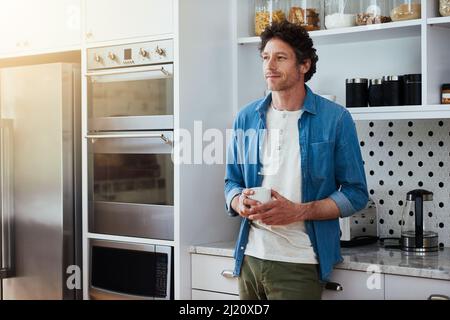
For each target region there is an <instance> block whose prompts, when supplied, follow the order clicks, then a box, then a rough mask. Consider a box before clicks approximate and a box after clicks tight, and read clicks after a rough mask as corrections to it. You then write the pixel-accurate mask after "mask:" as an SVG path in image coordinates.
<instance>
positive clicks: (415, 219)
mask: <svg viewBox="0 0 450 320" xmlns="http://www.w3.org/2000/svg"><path fill="white" fill-rule="evenodd" d="M432 201H433V193H432V192H431V191H427V190H422V189H416V190H412V191H409V192H408V193H407V194H406V204H405V207H404V209H403V216H402V232H401V239H400V244H401V249H402V250H404V251H409V252H421V253H426V252H433V251H438V249H439V243H438V235H437V233H436V232H434V231H431V229H430V227H431V223H432V221H431V219H430V217H429V215H428V213H429V212H433V209H434V206H433V202H432Z"/></svg>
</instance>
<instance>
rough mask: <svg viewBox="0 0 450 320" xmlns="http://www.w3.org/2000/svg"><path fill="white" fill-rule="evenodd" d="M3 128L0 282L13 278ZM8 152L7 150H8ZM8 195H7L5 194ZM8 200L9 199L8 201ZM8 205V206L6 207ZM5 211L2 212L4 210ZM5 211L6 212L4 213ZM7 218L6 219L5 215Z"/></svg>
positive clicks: (0, 141)
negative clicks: (5, 197) (6, 198)
mask: <svg viewBox="0 0 450 320" xmlns="http://www.w3.org/2000/svg"><path fill="white" fill-rule="evenodd" d="M0 121H1V120H0ZM0 125H1V123H0ZM4 136H5V135H4V128H3V125H1V126H0V280H1V279H6V278H10V277H12V276H13V274H14V272H13V270H14V269H13V264H12V261H13V259H12V241H11V239H12V236H13V235H12V231H13V230H12V227H11V223H12V219H11V217H10V212H9V210H10V209H11V208H10V207H9V205H11V204H10V203H6V202H5V199H4V198H3V196H4V195H5V193H6V192H5V188H7V187H8V186H7V185H6V183H7V180H6V179H7V178H8V177H7V176H6V175H7V174H10V172H5V167H4V163H5V162H6V163H7V162H8V161H7V159H6V158H5V155H6V156H7V155H8V153H9V152H5V150H4V149H5V148H4V146H5V142H4ZM8 151H9V150H8ZM7 195H8V194H7ZM8 200H9V199H8ZM7 205H8V206H7ZM5 208H6V209H7V210H4V209H5ZM5 211H6V212H5ZM5 214H7V215H8V217H6V215H5Z"/></svg>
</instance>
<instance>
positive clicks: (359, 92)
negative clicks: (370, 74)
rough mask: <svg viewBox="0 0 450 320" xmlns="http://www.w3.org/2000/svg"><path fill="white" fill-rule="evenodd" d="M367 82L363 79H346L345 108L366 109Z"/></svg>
mask: <svg viewBox="0 0 450 320" xmlns="http://www.w3.org/2000/svg"><path fill="white" fill-rule="evenodd" d="M367 84H368V80H367V79H364V78H355V79H346V80H345V96H346V106H347V108H363V107H367V103H368V98H369V97H368V96H369V90H368V87H367Z"/></svg>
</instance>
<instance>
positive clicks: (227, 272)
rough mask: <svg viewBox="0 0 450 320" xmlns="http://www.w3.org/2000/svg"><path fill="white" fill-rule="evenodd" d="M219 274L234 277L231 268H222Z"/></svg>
mask: <svg viewBox="0 0 450 320" xmlns="http://www.w3.org/2000/svg"><path fill="white" fill-rule="evenodd" d="M221 275H222V277H225V278H229V279H231V278H234V275H233V271H231V270H223V271H222V273H221Z"/></svg>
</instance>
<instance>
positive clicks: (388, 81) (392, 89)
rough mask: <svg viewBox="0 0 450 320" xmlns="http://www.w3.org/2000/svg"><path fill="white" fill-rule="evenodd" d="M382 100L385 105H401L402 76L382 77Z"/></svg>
mask: <svg viewBox="0 0 450 320" xmlns="http://www.w3.org/2000/svg"><path fill="white" fill-rule="evenodd" d="M382 80H383V83H382V85H381V86H382V88H383V101H384V105H385V106H401V105H403V77H402V76H385V77H383V79H382Z"/></svg>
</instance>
